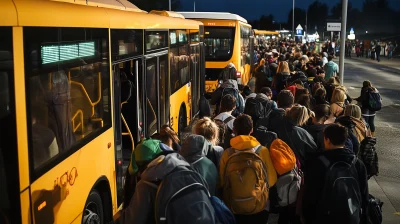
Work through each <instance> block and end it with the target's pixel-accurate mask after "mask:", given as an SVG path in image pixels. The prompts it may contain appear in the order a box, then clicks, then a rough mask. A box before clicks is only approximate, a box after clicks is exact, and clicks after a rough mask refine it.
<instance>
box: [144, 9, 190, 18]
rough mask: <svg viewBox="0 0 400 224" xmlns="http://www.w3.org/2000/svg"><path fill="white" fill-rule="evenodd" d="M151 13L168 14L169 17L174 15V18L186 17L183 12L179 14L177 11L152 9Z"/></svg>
mask: <svg viewBox="0 0 400 224" xmlns="http://www.w3.org/2000/svg"><path fill="white" fill-rule="evenodd" d="M150 14H155V15H160V16H168V17H173V18H180V19H184V18H185V17H184V16H183V15H182V14H179V13H177V12H172V11H165V10H162V11H161V10H151V11H150Z"/></svg>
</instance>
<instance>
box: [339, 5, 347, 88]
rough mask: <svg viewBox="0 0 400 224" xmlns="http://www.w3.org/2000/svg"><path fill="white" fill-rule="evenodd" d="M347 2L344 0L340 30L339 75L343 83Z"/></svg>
mask: <svg viewBox="0 0 400 224" xmlns="http://www.w3.org/2000/svg"><path fill="white" fill-rule="evenodd" d="M347 3H348V0H342V31H341V32H340V59H339V70H340V71H339V75H340V83H341V84H342V85H343V77H344V55H345V54H344V53H345V50H346V49H345V47H346V24H347Z"/></svg>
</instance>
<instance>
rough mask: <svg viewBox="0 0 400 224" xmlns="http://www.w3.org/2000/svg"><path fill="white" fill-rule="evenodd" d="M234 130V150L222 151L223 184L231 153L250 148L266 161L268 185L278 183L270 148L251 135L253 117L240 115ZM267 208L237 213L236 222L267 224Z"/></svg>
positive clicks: (221, 181) (240, 223)
mask: <svg viewBox="0 0 400 224" xmlns="http://www.w3.org/2000/svg"><path fill="white" fill-rule="evenodd" d="M233 131H234V133H235V137H234V138H232V139H231V145H232V149H233V151H232V150H225V151H224V152H223V153H222V158H221V163H220V169H219V171H220V172H219V173H220V183H221V186H224V185H225V178H226V177H225V176H224V171H225V169H226V164H227V162H228V159H229V157H230V156H231V153H232V152H233V153H237V152H242V151H250V150H251V151H253V152H255V153H257V154H258V155H259V156H260V158H261V159H262V161H263V162H264V164H265V166H266V170H267V177H268V180H267V181H268V185H269V186H273V185H274V184H275V183H276V180H277V174H276V171H275V168H274V166H273V164H272V161H271V157H270V155H269V151H268V149H267V148H266V147H264V146H261V145H260V143H259V142H258V141H257V140H256V139H255V138H254V137H253V136H251V134H252V132H253V121H252V120H251V117H250V116H249V115H246V114H242V115H239V116H238V117H237V118H236V119H235V121H234V129H233ZM259 147H261V149H259V150H258V148H259ZM266 209H267V208H266ZM266 209H265V210H263V211H261V212H259V213H256V214H252V215H247V214H235V217H236V223H237V224H242V223H254V224H265V223H267V222H268V216H269V213H268V211H267V210H266Z"/></svg>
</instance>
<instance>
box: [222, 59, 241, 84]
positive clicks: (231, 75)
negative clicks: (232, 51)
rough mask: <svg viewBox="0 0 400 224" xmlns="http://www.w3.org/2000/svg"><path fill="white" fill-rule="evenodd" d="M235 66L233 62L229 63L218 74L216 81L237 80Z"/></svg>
mask: <svg viewBox="0 0 400 224" xmlns="http://www.w3.org/2000/svg"><path fill="white" fill-rule="evenodd" d="M236 72H237V71H236V67H235V65H234V64H233V63H229V64H228V65H227V66H226V67H225V68H224V69H223V70H222V72H221V73H220V74H219V76H218V81H220V82H222V83H223V82H226V81H227V80H235V81H236V80H237V76H236Z"/></svg>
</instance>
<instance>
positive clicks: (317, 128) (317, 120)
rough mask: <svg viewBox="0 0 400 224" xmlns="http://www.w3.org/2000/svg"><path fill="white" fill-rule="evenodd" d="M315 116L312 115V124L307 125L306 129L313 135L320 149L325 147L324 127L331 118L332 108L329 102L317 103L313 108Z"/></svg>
mask: <svg viewBox="0 0 400 224" xmlns="http://www.w3.org/2000/svg"><path fill="white" fill-rule="evenodd" d="M313 111H314V114H315V116H314V117H312V124H310V125H307V126H306V127H305V129H306V131H308V133H310V135H311V136H312V137H313V139H314V141H315V143H316V144H317V147H318V150H319V151H321V150H323V149H324V129H325V128H326V126H327V125H326V124H325V121H326V120H327V119H328V118H329V115H330V108H329V105H328V104H319V105H316V106H315V107H314V109H313Z"/></svg>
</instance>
